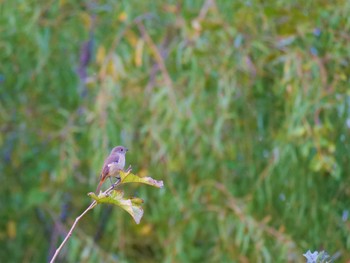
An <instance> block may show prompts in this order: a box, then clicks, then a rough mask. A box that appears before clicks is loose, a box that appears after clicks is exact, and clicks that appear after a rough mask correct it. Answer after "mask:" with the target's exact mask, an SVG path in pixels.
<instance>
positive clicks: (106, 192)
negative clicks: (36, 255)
mask: <svg viewBox="0 0 350 263" xmlns="http://www.w3.org/2000/svg"><path fill="white" fill-rule="evenodd" d="M125 172H126V173H130V172H131V165H130V166H129V167H128V169H127V170H126V171H125ZM120 182H121V181H120V179H118V180H117V181H116V182H115V183H114V184H113V185H112V186H110V187H109V188H108V189H107V190H106V191H104V192H103V194H104V195H108V194H109V193H110V192H111V191H112V190H113V189H114V188H115V187H116V186H117V185H118V184H120ZM96 205H97V202H96V201H93V202H92V203H91V204H90V205H89V207H88V208H86V209H85V211H84V212H83V213H82V214H81V215H80V216H78V217H77V218H76V219H75V221H74V224H73V225H72V227H71V228H70V230H69V232H68V234H67V235H66V237H65V238H64V240H63V241H62V243H61V245H60V246H59V247H58V248H57V249H56V252H55V254H54V255H53V257H52V259H51V260H50V263H54V262H55V259H56V257H57V256H58V254H59V253H60V251H61V250H62V248H63V246H64V245H65V244H66V243H67V241H68V239H69V238H70V237H71V235H72V233H73V230H74V229H75V227H76V225H77V224H78V222H79V220H80V219H81V218H82V217H83V216H84V215H85V214H86V213H87V212H89V211H90V210H91V209H93V208H94V207H95V206H96Z"/></svg>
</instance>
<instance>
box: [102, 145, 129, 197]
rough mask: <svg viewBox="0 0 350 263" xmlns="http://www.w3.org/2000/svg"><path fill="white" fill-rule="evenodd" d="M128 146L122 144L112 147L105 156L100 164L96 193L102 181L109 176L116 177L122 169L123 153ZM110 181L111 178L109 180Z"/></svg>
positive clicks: (123, 162) (123, 164) (123, 163)
mask: <svg viewBox="0 0 350 263" xmlns="http://www.w3.org/2000/svg"><path fill="white" fill-rule="evenodd" d="M127 151H128V148H126V147H124V146H117V147H114V148H113V149H112V151H111V153H110V154H109V156H108V157H107V158H106V160H105V161H104V163H103V166H102V172H101V175H100V182H99V184H98V186H97V189H96V193H99V191H100V189H101V186H102V184H103V182H104V181H105V180H106V179H107V178H108V177H109V178H110V180H111V177H117V176H118V175H119V172H120V171H122V170H123V169H124V166H125V154H126V152H127ZM111 182H112V180H111Z"/></svg>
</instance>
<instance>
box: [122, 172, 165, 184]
mask: <svg viewBox="0 0 350 263" xmlns="http://www.w3.org/2000/svg"><path fill="white" fill-rule="evenodd" d="M127 183H142V184H148V185H151V186H155V187H158V188H163V186H164V184H163V181H157V180H154V179H153V178H151V177H140V176H138V175H136V174H133V173H125V172H120V184H127Z"/></svg>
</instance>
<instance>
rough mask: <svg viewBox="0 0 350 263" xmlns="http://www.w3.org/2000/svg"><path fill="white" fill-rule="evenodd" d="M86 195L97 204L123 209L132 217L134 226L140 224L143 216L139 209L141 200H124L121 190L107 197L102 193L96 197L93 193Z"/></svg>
mask: <svg viewBox="0 0 350 263" xmlns="http://www.w3.org/2000/svg"><path fill="white" fill-rule="evenodd" d="M88 195H89V196H90V197H91V198H93V199H94V200H96V202H97V203H104V204H112V205H117V206H119V207H121V208H123V209H124V210H125V211H126V212H128V213H129V214H130V215H131V216H132V218H133V219H134V220H135V222H136V224H139V223H140V221H141V218H142V216H143V209H142V207H141V204H142V203H143V200H142V199H140V198H130V199H124V198H123V196H124V193H123V191H121V190H114V191H112V192H111V193H110V194H109V195H105V194H103V193H100V194H99V195H98V196H97V195H96V194H95V193H89V194H88Z"/></svg>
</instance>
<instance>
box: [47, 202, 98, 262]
mask: <svg viewBox="0 0 350 263" xmlns="http://www.w3.org/2000/svg"><path fill="white" fill-rule="evenodd" d="M96 205H97V202H96V201H93V202H92V203H91V204H90V205H89V207H88V208H86V210H85V211H84V212H83V213H82V214H81V215H80V216H78V217H77V218H76V219H75V221H74V224H73V225H72V227H71V229H70V230H69V232H68V234H67V235H66V237H65V238H64V240H63V242H62V243H61V245H60V246H59V247H58V248H57V249H56V252H55V254H54V255H53V257H52V259H51V261H50V263H53V262H55V259H56V257H57V255H58V253H59V252H60V251H61V249H62V248H63V246H64V245H65V244H66V242H67V241H68V239H69V238H70V236H71V235H72V232H73V230H74V228H75V226H76V225H77V224H78V222H79V220H80V219H81V218H82V217H83V216H84V215H85V214H86V213H87V212H88V211H89V210H91V209H92V208H94V207H95V206H96Z"/></svg>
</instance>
